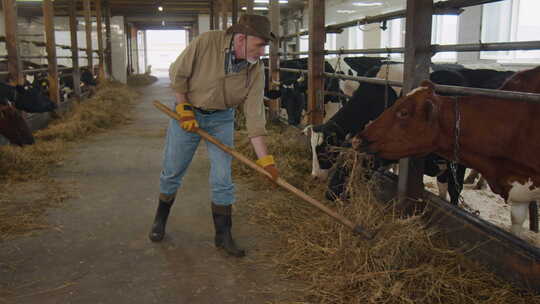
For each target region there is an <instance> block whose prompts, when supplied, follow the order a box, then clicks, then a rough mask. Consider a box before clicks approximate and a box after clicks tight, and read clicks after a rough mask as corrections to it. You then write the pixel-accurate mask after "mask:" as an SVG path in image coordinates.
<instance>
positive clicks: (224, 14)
mask: <svg viewBox="0 0 540 304" xmlns="http://www.w3.org/2000/svg"><path fill="white" fill-rule="evenodd" d="M227 11H228V10H227V0H221V29H222V30H226V29H227V21H228V19H229V16H228V14H227Z"/></svg>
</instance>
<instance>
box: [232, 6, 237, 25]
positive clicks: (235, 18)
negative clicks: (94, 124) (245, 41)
mask: <svg viewBox="0 0 540 304" xmlns="http://www.w3.org/2000/svg"><path fill="white" fill-rule="evenodd" d="M231 15H232V24H236V22H237V20H238V0H232V7H231Z"/></svg>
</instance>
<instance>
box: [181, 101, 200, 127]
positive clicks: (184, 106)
mask: <svg viewBox="0 0 540 304" xmlns="http://www.w3.org/2000/svg"><path fill="white" fill-rule="evenodd" d="M176 113H178V115H180V126H181V127H182V129H184V130H186V131H189V132H195V130H197V128H199V124H198V123H197V120H196V119H195V113H193V106H192V105H191V104H189V103H180V104H178V105H177V106H176Z"/></svg>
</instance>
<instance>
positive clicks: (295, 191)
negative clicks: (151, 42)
mask: <svg viewBox="0 0 540 304" xmlns="http://www.w3.org/2000/svg"><path fill="white" fill-rule="evenodd" d="M153 103H154V106H156V108H158V109H159V110H161V111H162V112H163V113H165V114H167V115H168V116H169V117H171V118H173V119H176V120H180V116H179V115H178V114H177V113H176V112H174V111H172V110H171V109H170V108H169V107H167V106H166V105H164V104H162V103H161V102H159V101H157V100H155V101H154V102H153ZM194 133H197V134H198V135H200V136H201V137H202V138H204V139H206V140H207V141H209V142H211V143H213V144H214V145H216V146H218V147H219V148H220V149H221V150H223V151H225V152H227V153H229V154H230V155H232V156H233V157H234V158H236V159H238V160H239V161H241V162H243V163H244V164H246V165H248V166H249V167H251V168H252V169H253V170H255V171H257V172H259V173H261V174H263V175H265V176H267V177H268V178H270V179H271V180H272V181H273V182H274V183H276V184H277V185H279V186H280V187H282V188H284V189H285V190H288V191H289V192H291V193H292V194H294V195H296V196H298V197H299V198H301V199H303V200H304V201H306V202H308V203H310V204H312V205H313V206H315V207H317V208H319V209H320V210H321V211H323V212H324V213H326V214H328V215H329V216H331V217H333V218H334V219H336V220H337V221H338V222H340V223H341V224H343V225H345V226H347V227H349V228H350V229H351V230H352V231H353V233H355V234H357V235H360V236H362V237H363V238H365V239H368V240H370V239H373V238H374V237H375V233H369V232H367V231H366V229H364V228H363V227H361V226H360V225H355V224H353V223H352V222H351V221H349V220H348V219H346V218H344V217H343V216H341V215H339V214H337V213H336V212H334V211H333V210H331V209H330V208H328V207H326V206H325V205H323V204H322V203H321V202H319V201H317V200H316V199H314V198H312V197H311V196H309V195H307V194H306V193H304V192H302V191H301V190H300V189H298V188H296V187H294V186H293V185H291V184H289V183H288V182H286V181H285V180H284V179H282V178H281V177H278V178H277V179H276V180H274V179H272V175H271V174H270V173H268V172H267V171H266V170H264V168H262V167H260V166H259V165H257V164H256V163H255V162H253V161H252V160H250V159H249V158H247V157H245V156H244V155H242V154H241V153H239V152H237V151H236V150H234V149H232V148H230V147H229V146H226V145H224V144H222V143H221V142H220V141H218V140H217V139H215V138H214V137H213V136H211V135H210V134H208V133H206V132H205V131H204V130H202V129H199V128H197V129H196V130H195V131H194Z"/></svg>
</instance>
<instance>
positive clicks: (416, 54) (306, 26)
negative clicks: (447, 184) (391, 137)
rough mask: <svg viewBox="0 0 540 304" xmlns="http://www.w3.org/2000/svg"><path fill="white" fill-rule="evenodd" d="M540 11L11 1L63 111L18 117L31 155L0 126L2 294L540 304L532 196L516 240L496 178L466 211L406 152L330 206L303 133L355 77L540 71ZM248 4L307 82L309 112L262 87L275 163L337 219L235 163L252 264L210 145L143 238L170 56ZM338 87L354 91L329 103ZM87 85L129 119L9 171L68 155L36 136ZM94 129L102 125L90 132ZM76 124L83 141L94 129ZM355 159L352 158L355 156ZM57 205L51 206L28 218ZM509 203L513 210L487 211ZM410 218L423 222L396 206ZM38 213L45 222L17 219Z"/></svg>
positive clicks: (231, 20)
mask: <svg viewBox="0 0 540 304" xmlns="http://www.w3.org/2000/svg"><path fill="white" fill-rule="evenodd" d="M538 9H540V3H539V2H538V1H536V0H467V1H465V0H439V1H437V0H434V1H432V0H361V1H359V0H325V1H321V0H186V1H173V0H41V1H34V0H2V1H1V10H2V13H1V14H0V56H2V58H3V60H2V63H3V64H2V67H0V77H3V78H2V81H3V82H5V83H10V84H11V85H15V84H20V85H22V84H23V83H27V82H28V81H29V79H31V80H32V81H34V80H37V79H40V80H44V79H46V81H47V83H48V84H47V88H46V91H43V94H45V95H47V96H48V97H49V99H50V100H51V101H52V102H53V103H55V104H56V105H57V107H58V110H57V111H56V112H54V111H52V112H50V113H28V112H25V111H19V112H20V113H21V114H22V117H23V118H24V120H25V121H26V122H27V124H28V126H29V128H30V129H31V130H32V132H33V134H34V135H35V137H36V144H35V145H34V146H35V148H30V149H28V148H25V147H23V148H19V147H12V145H10V142H9V140H8V139H7V138H6V137H4V136H2V135H0V171H4V173H0V183H1V186H0V221H3V220H4V221H5V222H6V223H8V222H9V225H7V224H6V225H5V226H2V225H0V243H1V245H2V246H1V247H2V249H0V302H6V303H38V302H39V303H43V302H44V303H154V302H162V303H228V302H230V303H362V302H369V303H411V302H412V303H435V302H437V301H439V302H444V303H540V295H539V291H540V267H538V265H539V261H540V249H539V247H540V245H539V244H540V237H539V236H538V230H539V229H538V207H537V203H535V202H531V203H530V206H529V213H528V216H529V217H527V221H526V222H525V224H524V225H525V227H526V229H525V230H526V233H525V237H517V236H515V235H513V234H512V233H511V231H510V226H511V224H510V216H509V208H508V206H507V205H506V203H505V201H504V199H502V198H501V197H500V196H498V195H496V194H494V193H493V192H492V191H490V188H489V186H488V187H485V188H484V189H483V190H480V191H481V192H478V191H477V190H474V189H472V186H464V188H463V189H464V190H463V192H462V196H461V198H463V199H464V201H466V202H467V203H468V205H467V206H469V207H468V208H469V209H466V210H465V209H463V208H461V209H460V208H458V207H455V206H453V205H450V204H449V203H448V200H447V199H446V196H445V198H441V197H440V196H437V193H438V192H437V189H436V186H435V185H436V183H437V181H436V179H434V178H431V177H426V176H424V174H423V171H422V170H423V167H422V166H423V165H420V162H422V160H419V159H417V158H406V159H402V160H401V161H400V163H399V165H400V168H399V174H393V173H395V171H394V172H393V173H390V174H382V175H378V176H377V183H378V185H380V186H379V188H377V189H379V190H373V189H372V188H370V187H368V186H366V185H365V184H358V185H357V184H354V185H355V187H357V188H355V189H354V190H351V191H353V192H352V193H355V194H356V195H357V197H355V198H354V199H350V202H348V201H347V200H343V201H342V200H338V201H337V202H330V201H328V200H325V189H326V184H324V182H321V181H313V180H311V179H310V177H309V175H310V172H309V171H310V167H311V165H312V161H311V152H310V151H309V148H308V146H309V143H308V142H309V138H307V137H305V136H304V135H302V129H303V128H305V127H307V126H309V125H317V124H322V123H325V122H327V121H328V120H329V119H330V118H331V117H332V116H333V115H334V114H335V113H336V112H337V111H339V110H340V109H341V108H342V107H344V105H345V104H346V103H347V102H348V101H349V100H350V99H351V98H352V94H348V93H347V92H346V91H345V90H344V89H343V88H344V87H345V86H346V85H347V84H350V83H351V81H352V82H354V83H356V84H355V85H356V86H353V87H354V88H357V87H358V84H359V83H363V82H366V83H373V84H384V85H385V86H392V87H393V88H395V89H398V88H399V90H402V92H403V93H406V92H410V91H412V90H413V89H414V88H416V87H417V86H418V85H419V84H420V82H421V81H422V80H424V79H429V75H430V73H431V72H432V69H433V66H435V65H438V66H454V65H455V66H457V65H459V66H460V67H462V68H466V69H470V70H486V69H490V70H493V71H497V72H518V71H523V70H527V69H531V68H535V67H537V66H539V65H540V40H538V32H540V21H539V20H538V18H537V17H536V16H535V12H538ZM244 14H259V15H263V16H266V17H268V19H269V20H270V23H271V27H272V31H273V32H274V33H276V34H277V36H278V39H277V40H276V41H275V42H270V44H269V45H268V46H267V48H266V52H265V55H264V56H263V57H262V58H263V59H264V60H265V64H266V71H267V76H266V82H267V83H266V85H267V86H268V87H269V88H270V89H276V90H281V92H283V91H282V90H283V83H281V85H280V81H283V80H284V79H288V78H287V77H288V76H290V75H295V76H294V77H297V78H300V75H305V76H303V77H302V78H304V77H305V81H306V87H307V89H306V90H305V94H304V95H302V98H303V99H304V109H300V112H297V113H296V114H299V115H300V116H299V118H298V120H296V121H294V122H292V121H291V116H292V115H296V114H295V113H293V112H290V111H289V109H287V107H286V106H285V104H286V101H285V97H284V96H283V95H282V96H281V98H268V97H265V106H266V112H267V120H268V125H267V128H268V129H269V132H270V134H271V136H269V138H270V139H269V143H270V144H269V145H270V146H271V149H272V151H274V152H273V153H274V154H275V155H276V156H277V157H276V159H277V162H278V168H279V169H280V172H281V170H283V177H284V178H285V179H287V180H289V181H290V182H291V184H293V185H295V186H296V187H298V188H299V189H300V191H301V192H302V191H304V192H306V193H307V194H308V195H309V196H312V197H314V198H315V200H316V201H320V202H322V205H323V206H326V207H323V208H330V209H331V210H336V212H337V213H339V216H337V218H338V220H337V221H336V220H333V219H332V215H331V216H330V217H328V213H326V211H322V212H321V210H319V209H318V207H316V206H315V205H312V204H311V203H309V202H304V201H302V199H301V198H299V197H296V196H295V195H294V194H291V193H289V192H287V191H286V190H284V189H282V188H280V187H278V186H275V185H272V184H271V183H270V182H267V181H266V180H264V181H263V179H262V178H261V177H259V176H257V173H255V172H254V171H252V170H250V169H247V168H246V167H244V166H243V165H242V164H241V163H236V164H235V165H234V169H233V174H234V178H235V184H236V187H237V195H238V202H237V203H236V205H238V206H236V205H235V209H234V212H235V214H238V216H237V217H235V224H234V225H235V226H234V230H235V237H236V238H238V242H240V243H241V244H242V245H243V246H245V247H246V248H247V251H248V257H247V258H245V259H244V260H240V261H239V260H236V259H231V258H230V257H226V256H225V255H223V254H220V252H216V250H215V248H214V245H213V235H212V233H213V227H212V225H211V224H212V222H211V220H210V218H211V216H210V204H209V202H210V197H209V192H210V189H209V186H208V174H207V172H208V170H209V166H210V163H209V161H208V157H207V150H206V148H205V147H201V148H199V150H198V151H197V153H196V154H195V158H194V161H193V163H192V165H191V168H190V171H188V174H187V175H186V178H185V184H184V185H183V186H182V187H183V188H182V191H181V192H179V194H178V196H179V197H180V198H179V201H180V203H178V206H175V208H176V209H173V210H174V211H173V212H174V213H173V215H172V218H171V221H172V222H171V223H169V226H168V230H167V233H168V234H167V236H166V238H165V240H164V241H163V242H162V243H152V242H150V241H148V229H149V228H150V225H151V223H152V220H153V216H154V212H155V207H156V197H157V194H158V191H159V190H158V189H159V186H158V182H159V173H160V171H161V169H162V168H161V161H162V156H163V155H162V154H163V151H162V150H163V146H164V142H165V137H166V132H167V131H166V130H167V127H168V124H169V120H168V118H167V117H166V116H165V115H163V113H161V112H159V111H157V110H156V109H155V108H154V106H153V105H152V102H153V101H154V100H159V101H162V102H163V103H164V104H166V105H169V106H171V107H172V106H173V105H174V93H173V91H172V89H171V88H170V80H169V66H170V64H171V63H172V62H173V61H174V60H175V59H176V58H177V56H178V55H179V54H180V53H181V52H182V51H183V49H184V48H185V47H186V46H187V45H188V44H189V43H190V42H191V41H193V40H194V39H197V37H199V36H200V35H202V34H204V33H206V32H208V31H211V30H225V29H227V28H228V27H229V26H231V25H234V24H236V23H237V22H238V20H239V18H240V17H241V16H242V15H244ZM360 57H361V58H364V57H370V58H377V59H379V60H381V62H392V63H398V64H402V66H403V69H402V71H401V74H400V75H399V77H398V78H397V79H393V78H390V76H389V72H387V73H386V74H385V75H386V77H377V78H378V79H377V78H368V77H364V74H361V73H359V72H357V71H356V70H355V69H354V68H353V67H352V65H348V64H347V62H353V61H354V60H355V59H349V58H360ZM302 60H303V61H302ZM298 61H302V62H304V63H305V64H304V65H298V64H297V62H298ZM291 62H295V63H294V64H291ZM325 65H329V66H331V71H329V70H328V68H327V67H326V66H325ZM338 72H339V73H343V74H338ZM88 73H90V76H88V75H89V74H88ZM287 73H288V74H287ZM30 77H31V78H30ZM85 77H90V78H91V79H93V81H94V85H95V83H97V84H98V85H97V86H96V88H94V85H92V86H90V85H87V81H88V79H87V78H85ZM66 79H69V83H70V87H69V88H68V86H69V85H67V83H68V81H67V80H66ZM136 79H144V80H145V81H147V80H148V81H149V82H148V83H145V84H144V85H141V84H135V80H136ZM328 79H336V80H340V81H342V82H341V83H340V85H341V87H338V89H337V91H330V90H329V89H327V88H326V87H325V81H327V80H328ZM154 81H155V82H154ZM90 82H92V81H90ZM101 84H106V85H107V86H105V87H102V88H101V89H100V87H99V86H100V85H101ZM287 85H289V84H287ZM291 87H292V86H291ZM435 87H436V89H437V92H439V93H441V94H456V95H471V94H479V95H481V96H488V97H497V98H503V99H511V100H520V101H527V102H531V103H538V102H540V94H536V93H538V92H533V93H524V92H510V91H499V90H496V89H495V88H490V87H483V88H479V87H474V88H472V87H461V86H453V85H444V84H442V85H439V84H437V85H436V86H435ZM340 88H341V90H340ZM100 90H101V93H100ZM134 92H136V94H134ZM107 94H109V95H107ZM114 95H117V96H116V99H115V97H114ZM329 96H336V97H337V98H340V99H339V102H327V99H326V98H330V97H329ZM92 98H94V99H96V98H97V99H98V101H99V102H101V103H102V107H103V109H101V111H97V110H96V112H85V113H86V114H84V115H90V116H92V115H94V116H95V117H97V118H95V120H99V119H100V118H99V117H107V118H102V119H104V120H115V119H117V117H118V115H120V116H122V121H123V122H120V123H118V124H112V125H111V126H107V127H102V126H101V125H99V126H97V127H91V128H90V127H80V128H78V129H75V131H70V132H72V133H74V135H70V136H71V137H74V138H75V139H73V140H72V141H70V142H69V143H68V144H65V146H66V148H65V149H64V147H63V148H62V150H58V151H61V152H58V153H60V154H62V158H61V159H56V158H55V159H53V160H50V159H48V160H47V161H44V162H46V164H44V165H43V168H44V169H40V170H42V172H41V173H40V174H41V175H40V177H39V178H37V177H35V176H37V175H33V173H27V174H22V173H20V172H18V173H16V174H15V175H16V176H17V177H16V178H11V177H9V174H12V173H11V172H12V171H17V166H19V167H20V168H21V169H20V170H19V171H21V170H23V169H22V168H23V166H26V164H27V162H30V163H31V162H41V161H42V160H41V159H39V158H37V157H35V156H33V154H31V153H40V155H45V154H52V152H51V151H56V150H52V148H51V147H50V146H46V145H40V144H41V143H42V142H45V141H48V143H50V142H49V137H52V135H50V134H51V133H52V131H51V132H49V131H47V130H50V129H51V128H54V127H55V126H56V128H66V127H65V126H62V127H58V122H59V121H61V120H63V119H64V117H67V116H64V115H69V114H68V113H70V111H77V110H76V109H77V107H78V106H79V105H83V106H84V104H85V103H88V104H90V103H91V101H92V100H93V99H92ZM121 99H125V100H121ZM112 102H117V103H118V107H117V109H114V108H115V107H114V105H113V106H111V103H112ZM517 102H519V101H517ZM124 103H125V104H124ZM73 109H75V110H73ZM128 109H131V110H128ZM116 111H119V112H120V113H121V114H116ZM103 112H110V113H109V114H104V113H103ZM113 112H114V113H113ZM124 112H126V113H128V112H129V113H130V114H129V115H128V114H125V115H127V116H125V115H124ZM92 113H94V114H92ZM78 115H79V116H80V117H86V116H84V115H83V114H78ZM104 115H110V116H104ZM124 116H125V117H124ZM59 117H60V119H59ZM89 120H93V119H89ZM75 124H79V123H78V122H76V123H75ZM239 124H240V125H241V123H239ZM109 128H110V129H109ZM82 129H96V130H98V131H95V132H96V134H97V135H95V134H94V135H88V137H86V136H87V135H86V133H85V132H86V130H85V131H84V132H82V131H80V130H82ZM104 130H105V131H104ZM47 132H49V133H47ZM77 132H81V134H82V133H84V134H85V135H84V136H82V135H81V136H80V139H79V138H77V137H78V136H77ZM92 132H93V131H92ZM92 132H89V133H88V134H93V133H92ZM237 133H238V134H237V135H236V137H235V141H236V143H235V145H236V148H237V150H238V151H240V152H241V153H244V154H246V155H248V157H249V158H251V159H254V158H256V155H255V154H254V153H253V151H252V149H251V146H250V145H249V142H248V140H247V136H246V133H245V131H244V130H243V129H242V127H240V129H239V130H238V132H237ZM59 137H67V136H66V135H60V136H59ZM12 144H13V143H12ZM62 146H64V144H63V143H62ZM201 146H203V145H201ZM272 146H273V147H272ZM23 149H26V150H23ZM32 149H33V150H32ZM47 149H51V150H47ZM28 151H30V152H28ZM36 151H37V152H36ZM47 151H49V152H47ZM26 153H29V154H28V155H29V156H27V155H26ZM280 153H281V154H280ZM64 154H65V155H64ZM353 154H354V153H353ZM12 155H16V156H12ZM344 155H346V156H347V157H349V158H348V160H349V161H350V160H356V157H357V156H352V154H351V151H350V150H347V151H346V152H344ZM25 157H26V159H24V158H25ZM40 157H41V156H40ZM2 158H3V159H4V160H3V161H2ZM22 159H24V161H23V160H22ZM4 163H10V164H9V166H8V165H6V164H4ZM355 164H356V163H355ZM24 168H26V167H24ZM282 168H283V169H282ZM334 170H335V168H334ZM467 172H468V171H467ZM51 180H56V181H54V182H51ZM351 185H352V183H351ZM60 188H62V189H69V191H68V190H59V189H60ZM365 189H368V190H365ZM381 189H382V190H381ZM364 190H365V191H367V192H362V191H364ZM356 191H358V192H356ZM366 193H369V194H366ZM479 193H480V194H479ZM51 201H54V202H55V203H54V204H50V202H51ZM57 201H58V202H62V204H60V205H56V202H57ZM368 201H369V206H370V207H366V206H368V205H366V204H368ZM372 201H373V202H372ZM375 201H376V202H375ZM420 201H423V202H420ZM44 202H47V203H44ZM351 202H352V203H351ZM30 203H31V205H32V206H30ZM42 203H43V205H44V206H46V207H40V211H39V216H38V213H28V214H26V215H24V214H22V213H23V212H24V210H27V208H29V209H31V208H35V209H36V208H37V207H34V206H35V204H42ZM372 203H373V206H377V207H371V206H372V205H371V204H372ZM182 204H183V205H182ZM310 204H311V205H310ZM27 205H28V206H27ZM293 205H294V207H292V206H293ZM494 205H496V207H497V208H498V209H493V208H494V207H493V208H492V207H487V206H494ZM18 206H24V207H21V208H20V209H19V211H16V210H17V208H18ZM398 206H400V207H399V208H398ZM401 208H402V209H401ZM398 209H399V210H398ZM413 209H414V210H413ZM417 209H422V210H425V212H424V213H423V214H422V215H418V213H415V211H417ZM426 210H427V211H426ZM398 211H399V212H403V213H404V214H407V215H408V216H410V215H411V214H414V215H412V216H411V217H403V218H400V217H399V216H397V215H395V214H397V213H398ZM32 212H34V211H32ZM35 212H37V211H35ZM475 212H479V213H480V215H479V216H478V215H475ZM14 214H15V215H16V216H13V215H14ZM10 216H11V217H12V220H11V221H9V220H7V219H8V218H9V217H10ZM30 217H33V218H39V222H38V223H37V224H36V223H33V222H32V221H34V219H30ZM339 218H342V219H343V218H350V219H353V222H355V223H359V224H361V225H362V226H364V227H368V229H367V230H368V231H370V233H372V232H373V233H375V232H376V234H375V236H374V239H375V240H366V239H363V238H362V237H359V236H358V235H356V234H354V233H352V231H350V230H351V229H350V228H355V227H348V225H347V223H349V224H351V222H348V221H347V220H345V221H342V220H340V219H339ZM381 221H385V222H386V221H387V222H386V224H381ZM12 222H15V223H12ZM30 222H32V229H26V228H25V229H19V228H17V226H18V225H26V223H30ZM399 231H402V232H404V233H401V234H400V233H399ZM403 234H406V235H407V236H403ZM398 235H399V236H398ZM383 240H384V241H383ZM382 256H384V258H381V257H382ZM379 258H380V260H378V259H379Z"/></svg>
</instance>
